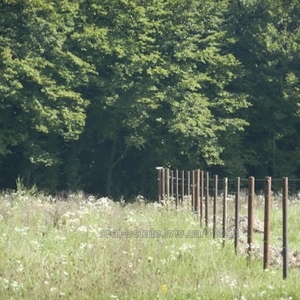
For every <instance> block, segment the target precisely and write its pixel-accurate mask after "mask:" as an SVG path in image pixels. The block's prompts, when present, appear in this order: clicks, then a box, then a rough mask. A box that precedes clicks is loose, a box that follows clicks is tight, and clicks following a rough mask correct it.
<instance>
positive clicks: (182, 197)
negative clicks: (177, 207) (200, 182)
mask: <svg viewBox="0 0 300 300" xmlns="http://www.w3.org/2000/svg"><path fill="white" fill-rule="evenodd" d="M184 180H185V179H184V171H181V203H183V201H184V193H185V191H184Z"/></svg>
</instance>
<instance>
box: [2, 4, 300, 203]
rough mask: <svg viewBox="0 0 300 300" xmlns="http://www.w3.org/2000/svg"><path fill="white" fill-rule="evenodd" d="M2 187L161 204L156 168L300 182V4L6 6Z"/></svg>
mask: <svg viewBox="0 0 300 300" xmlns="http://www.w3.org/2000/svg"><path fill="white" fill-rule="evenodd" d="M0 16H1V18H0V128H1V130H0V170H1V173H0V188H1V189H14V188H15V187H16V179H17V178H21V179H22V181H23V183H24V185H25V186H26V187H28V188H29V187H32V186H36V187H37V188H38V189H40V190H45V191H48V192H49V193H57V192H59V191H79V190H81V191H85V192H87V193H94V194H99V195H102V196H110V197H121V196H124V197H131V196H133V195H137V194H139V193H141V194H143V195H145V196H147V197H153V195H155V189H156V172H157V171H156V169H155V168H156V167H157V166H164V167H170V168H173V169H181V170H182V169H184V170H189V169H196V168H200V169H202V170H206V171H209V172H212V173H218V174H219V176H230V177H236V176H241V177H244V178H246V177H247V176H250V175H251V176H257V177H258V178H263V177H264V176H273V177H275V178H281V177H282V176H288V177H290V178H298V177H300V135H299V131H300V93H299V89H300V2H299V1H298V0H218V1H216V0H201V1H199V0H72V1H71V0H52V1H48V0H1V1H0Z"/></svg>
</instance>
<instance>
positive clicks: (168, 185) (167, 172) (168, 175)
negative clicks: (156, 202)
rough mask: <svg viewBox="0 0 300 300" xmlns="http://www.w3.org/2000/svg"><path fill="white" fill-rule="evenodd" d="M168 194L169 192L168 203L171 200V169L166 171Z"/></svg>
mask: <svg viewBox="0 0 300 300" xmlns="http://www.w3.org/2000/svg"><path fill="white" fill-rule="evenodd" d="M166 192H167V197H166V198H167V201H169V198H170V169H169V168H167V169H166Z"/></svg>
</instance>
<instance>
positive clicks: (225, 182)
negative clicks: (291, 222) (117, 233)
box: [157, 168, 300, 279]
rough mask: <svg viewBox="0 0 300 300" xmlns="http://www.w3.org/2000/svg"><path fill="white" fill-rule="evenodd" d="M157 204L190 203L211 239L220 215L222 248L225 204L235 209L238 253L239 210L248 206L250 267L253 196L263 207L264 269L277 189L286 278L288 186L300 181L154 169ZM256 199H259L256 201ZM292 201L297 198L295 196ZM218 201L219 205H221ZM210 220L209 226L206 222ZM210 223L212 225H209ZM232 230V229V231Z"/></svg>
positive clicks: (267, 255)
mask: <svg viewBox="0 0 300 300" xmlns="http://www.w3.org/2000/svg"><path fill="white" fill-rule="evenodd" d="M157 171H158V175H157V179H158V180H157V183H158V186H157V190H158V200H159V201H160V202H162V203H164V202H165V201H168V200H169V199H171V200H172V201H173V200H174V201H175V204H176V208H177V207H178V206H180V205H182V204H183V202H184V201H190V205H191V210H192V212H193V213H195V214H196V216H197V219H198V221H199V223H200V225H201V226H204V227H205V228H206V229H210V228H209V227H211V226H212V230H211V231H212V237H213V238H215V237H216V234H217V225H218V224H217V212H220V211H221V214H222V218H221V223H222V224H221V226H222V230H221V234H222V243H223V246H224V245H225V243H226V237H227V236H228V234H227V230H228V229H227V225H228V208H227V205H228V200H231V203H233V207H234V217H233V219H234V230H233V233H234V237H233V238H234V249H235V253H236V254H237V253H238V246H239V235H240V229H239V226H240V207H241V202H242V201H243V202H244V203H245V204H246V206H247V245H248V249H247V259H248V262H249V263H250V262H251V260H252V253H253V249H252V247H253V236H254V221H255V220H254V201H255V196H256V200H257V198H258V199H259V200H258V201H260V204H261V205H263V209H264V222H263V227H264V228H263V234H264V238H263V269H268V268H269V267H270V236H271V230H270V214H271V199H272V197H273V196H274V191H273V187H274V186H276V190H277V196H278V197H277V198H278V199H280V200H281V205H282V251H281V254H282V268H283V279H286V278H287V275H288V244H287V242H288V241H287V226H288V224H287V202H288V200H289V184H291V183H292V184H293V183H294V184H295V183H297V184H300V179H290V180H289V179H288V178H287V177H284V178H281V179H274V178H271V177H265V178H263V179H260V178H254V177H249V178H247V179H246V178H240V177H237V178H234V179H228V178H219V176H218V175H214V176H210V174H209V173H208V172H205V171H202V170H200V169H196V170H192V171H184V170H180V171H179V170H171V169H169V168H157ZM257 195H259V196H260V197H257ZM299 196H300V195H299ZM295 197H298V195H296V196H295ZM220 198H221V200H222V201H221V204H220ZM211 219H212V222H209V220H211ZM211 223H212V224H211ZM231 230H232V228H231Z"/></svg>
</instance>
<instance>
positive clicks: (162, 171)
mask: <svg viewBox="0 0 300 300" xmlns="http://www.w3.org/2000/svg"><path fill="white" fill-rule="evenodd" d="M161 174H162V176H161V194H162V199H161V200H162V201H165V198H166V169H165V168H163V169H162V170H161Z"/></svg>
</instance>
